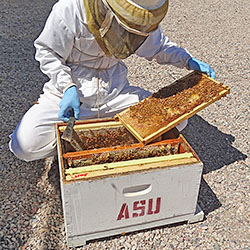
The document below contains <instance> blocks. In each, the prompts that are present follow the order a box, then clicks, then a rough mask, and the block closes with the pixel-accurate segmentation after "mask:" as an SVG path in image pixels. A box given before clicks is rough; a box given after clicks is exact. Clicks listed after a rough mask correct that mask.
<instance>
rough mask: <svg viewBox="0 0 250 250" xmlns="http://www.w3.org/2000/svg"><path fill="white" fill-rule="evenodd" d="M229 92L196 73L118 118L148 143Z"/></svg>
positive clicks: (152, 96)
mask: <svg viewBox="0 0 250 250" xmlns="http://www.w3.org/2000/svg"><path fill="white" fill-rule="evenodd" d="M229 92H230V89H229V87H227V86H225V85H223V84H222V83H219V82H217V81H215V80H214V79H212V78H210V77H208V76H207V75H205V74H203V73H200V72H196V71H194V72H192V73H190V74H188V75H187V76H185V77H183V78H181V79H179V80H177V81H175V82H174V83H172V84H171V85H169V86H167V87H164V88H162V89H160V90H159V91H158V92H156V93H154V94H152V95H151V96H149V97H148V98H146V99H144V100H143V101H141V102H139V103H137V104H135V105H133V106H131V107H129V108H128V109H126V110H124V111H123V112H121V113H119V114H117V115H116V116H115V117H116V118H118V119H119V120H120V121H121V122H122V123H123V124H124V126H125V127H127V129H128V130H129V131H130V132H131V133H132V134H133V135H134V136H135V137H136V138H137V139H138V140H139V141H140V142H143V143H144V144H147V143H149V142H151V141H152V140H153V139H155V138H156V137H158V136H159V135H161V134H163V133H165V132H166V131H168V130H170V129H171V128H173V127H175V126H176V125H178V124H179V123H181V122H182V121H184V120H186V119H188V118H189V117H191V116H193V115H194V114H196V113H197V112H199V111H200V110H202V109H204V108H205V107H207V106H208V105H210V104H212V103H213V102H215V101H216V100H219V99H220V98H221V97H223V96H225V95H226V94H228V93H229Z"/></svg>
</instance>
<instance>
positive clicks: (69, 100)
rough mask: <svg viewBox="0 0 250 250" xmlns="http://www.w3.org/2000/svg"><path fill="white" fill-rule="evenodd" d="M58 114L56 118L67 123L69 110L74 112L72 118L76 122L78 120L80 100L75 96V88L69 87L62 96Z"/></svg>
mask: <svg viewBox="0 0 250 250" xmlns="http://www.w3.org/2000/svg"><path fill="white" fill-rule="evenodd" d="M59 107H60V112H59V113H58V117H59V118H60V119H61V120H63V121H65V122H67V121H68V120H69V117H70V112H69V110H70V108H72V109H73V110H74V116H75V118H76V120H78V119H79V113H80V99H79V96H78V94H77V89H76V86H71V87H69V88H68V89H67V90H66V91H65V93H64V95H63V98H62V100H61V102H60V104H59Z"/></svg>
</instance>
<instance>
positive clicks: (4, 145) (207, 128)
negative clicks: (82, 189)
mask: <svg viewBox="0 0 250 250" xmlns="http://www.w3.org/2000/svg"><path fill="white" fill-rule="evenodd" d="M52 5H53V2H52V1H41V0H38V1H36V2H31V1H28V0H19V1H17V0H11V1H10V0H1V9H0V101H1V111H0V127H1V129H0V147H1V148H0V150H1V151H0V152H1V153H0V249H67V247H66V245H65V242H66V238H65V231H64V221H63V214H62V206H61V197H60V188H59V174H58V170H57V164H56V163H53V164H52V166H51V167H48V166H50V164H49V162H47V163H45V161H44V160H40V161H34V162H31V163H26V162H22V161H20V160H18V159H16V158H15V157H14V156H13V155H12V154H11V153H10V152H9V150H8V141H9V138H8V135H9V134H10V133H11V132H12V131H13V130H14V128H15V126H16V125H17V123H18V121H19V120H20V119H21V117H22V115H23V114H24V113H25V112H26V111H27V110H28V109H29V108H30V107H31V106H32V104H33V102H34V101H36V100H37V98H38V96H39V94H40V93H41V91H42V87H43V84H44V83H45V82H46V81H47V77H46V76H44V75H43V74H42V73H41V71H40V70H39V65H38V63H37V62H36V61H35V60H34V53H35V50H34V46H33V41H34V40H35V38H36V37H37V36H38V35H39V33H40V32H41V30H42V28H43V25H44V22H45V21H46V18H47V16H48V14H49V12H50V9H51V6H52ZM249 13H250V5H249V0H239V1H233V0H224V1H219V0H210V1H205V0H192V1H191V0H187V1H181V0H176V1H173V2H172V1H170V7H169V12H168V14H167V17H166V18H165V19H164V21H163V22H162V28H163V30H164V32H165V34H166V35H167V36H168V37H169V38H170V40H172V41H174V42H176V43H177V44H179V45H180V46H182V47H185V48H187V49H188V50H189V51H190V52H191V54H192V55H193V56H194V57H196V58H198V59H200V60H203V61H205V62H207V63H209V64H210V65H211V66H212V67H213V68H214V70H215V71H216V73H217V77H216V80H217V81H219V82H222V83H224V84H226V85H228V86H229V87H230V89H231V93H230V95H228V96H227V97H224V98H222V99H221V100H219V101H217V102H216V103H214V104H212V105H210V106H209V107H207V108H206V109H204V110H202V111H200V112H199V113H198V114H197V115H195V116H193V117H192V118H190V119H189V125H188V126H187V128H185V130H184V131H183V134H184V136H185V138H186V139H187V140H188V142H189V143H190V144H191V145H192V147H193V148H194V150H195V151H196V152H197V154H198V155H199V157H200V159H201V160H202V162H203V163H204V171H203V177H202V181H201V187H200V193H199V199H198V202H199V204H200V206H201V208H202V209H203V211H204V213H205V219H204V221H202V222H199V223H196V224H186V223H180V224H177V225H172V226H164V227H160V228H155V229H150V230H144V231H142V232H135V233H130V234H127V235H124V236H117V237H111V238H106V239H101V240H95V241H91V242H90V243H88V245H87V246H86V247H85V249H216V250H218V249H245V250H246V249H250V242H249V235H250V232H249V228H250V226H249V225H250V224H249V212H250V211H249V191H250V190H249V176H250V175H249V166H250V161H249V154H250V147H249V146H250V140H249V139H250V133H249V127H250V122H249V117H250V109H249V106H250V105H249V104H250V102H249V95H250V91H249V89H250V87H249V79H250V36H249V33H250V15H249ZM125 62H126V63H127V65H128V67H129V79H130V81H131V83H132V84H134V85H138V86H140V87H144V88H146V89H147V90H150V91H156V90H158V89H159V88H161V87H163V86H165V85H168V84H170V83H171V82H173V81H174V80H177V79H179V78H180V77H182V76H184V75H186V74H187V73H188V71H187V70H182V69H177V68H174V67H172V66H164V65H157V64H156V63H155V62H148V61H146V60H144V59H140V58H137V57H135V56H132V57H130V58H128V59H126V60H125ZM46 166H47V167H46ZM79 249H81V248H79Z"/></svg>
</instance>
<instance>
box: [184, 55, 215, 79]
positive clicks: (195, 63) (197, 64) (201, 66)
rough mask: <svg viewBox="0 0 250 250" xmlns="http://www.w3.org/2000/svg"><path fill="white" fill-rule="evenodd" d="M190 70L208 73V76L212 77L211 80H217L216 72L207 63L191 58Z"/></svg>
mask: <svg viewBox="0 0 250 250" xmlns="http://www.w3.org/2000/svg"><path fill="white" fill-rule="evenodd" d="M188 68H189V69H191V70H198V71H201V72H203V73H206V74H207V75H208V76H210V77H211V78H213V79H215V71H214V70H213V69H212V68H211V67H210V66H209V65H208V64H206V63H204V62H202V61H200V60H198V59H196V58H194V57H191V58H190V59H189V60H188Z"/></svg>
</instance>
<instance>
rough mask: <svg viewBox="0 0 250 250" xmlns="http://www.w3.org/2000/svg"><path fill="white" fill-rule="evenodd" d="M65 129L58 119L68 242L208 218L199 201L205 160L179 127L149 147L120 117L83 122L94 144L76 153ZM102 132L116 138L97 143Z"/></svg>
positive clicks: (79, 128) (81, 128)
mask: <svg viewBox="0 0 250 250" xmlns="http://www.w3.org/2000/svg"><path fill="white" fill-rule="evenodd" d="M65 128H66V124H65V123H61V124H60V123H59V124H57V140H58V158H59V168H60V182H61V192H62V204H63V211H64V219H65V228H66V236H67V242H68V246H70V247H75V246H80V245H84V244H86V241H88V240H92V239H98V238H103V237H107V236H112V235H118V234H124V233H126V232H132V231H138V230H142V229H147V228H153V227H157V226H162V225H167V224H171V223H176V222H181V221H189V222H195V221H199V220H202V219H203V212H202V211H201V210H200V209H199V207H198V206H197V197H198V192H199V186H200V180H201V174H202V166H203V165H202V162H201V161H200V160H199V158H198V156H197V155H196V154H195V152H194V151H193V149H192V148H191V147H190V145H189V144H188V143H187V141H186V140H185V138H184V137H183V136H182V135H181V134H180V133H179V132H178V131H177V130H176V129H172V130H170V131H168V132H167V133H165V134H163V135H162V136H161V137H159V138H157V139H156V140H154V141H153V142H151V143H150V144H149V145H147V146H145V145H143V144H142V143H141V142H139V141H137V139H135V138H134V137H133V136H132V135H130V134H129V132H128V131H127V132H126V129H125V128H124V127H123V125H122V124H121V122H120V121H115V120H114V119H101V120H92V121H82V122H77V123H76V125H75V126H74V129H75V131H76V132H77V133H78V135H79V136H80V137H81V139H82V140H83V141H84V142H85V143H86V140H88V143H89V144H86V150H83V151H79V152H74V150H73V149H72V148H71V147H70V145H69V144H68V143H67V142H65V141H63V140H62V139H61V136H62V133H63V131H64V130H65ZM117 132H118V134H119V133H122V135H121V136H120V137H119V136H117ZM102 133H104V134H105V133H109V134H111V136H110V138H111V140H110V141H109V142H108V141H105V142H103V143H102V142H101V141H100V143H99V144H98V140H97V144H96V140H95V137H96V136H97V137H98V138H100V139H101V138H102V136H101V134H102ZM87 137H89V138H87ZM116 137H117V140H115V138H116ZM91 143H92V144H91ZM157 150H158V151H157ZM148 151H150V153H147V152H148ZM129 155H130V156H131V157H129ZM140 156H141V158H140Z"/></svg>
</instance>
